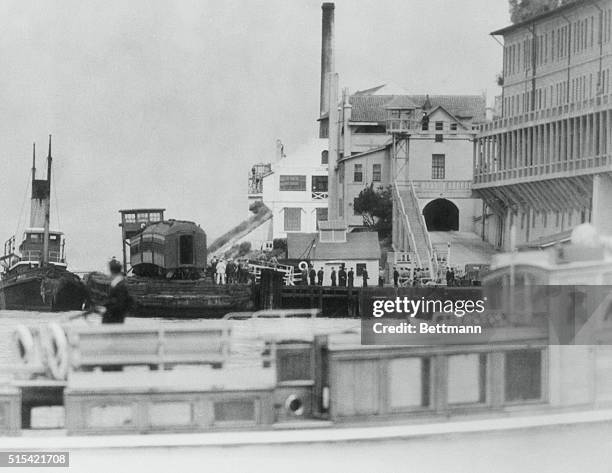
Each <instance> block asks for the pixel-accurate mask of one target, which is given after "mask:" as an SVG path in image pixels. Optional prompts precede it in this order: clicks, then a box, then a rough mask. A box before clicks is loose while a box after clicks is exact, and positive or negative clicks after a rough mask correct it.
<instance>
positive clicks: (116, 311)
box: [100, 258, 134, 324]
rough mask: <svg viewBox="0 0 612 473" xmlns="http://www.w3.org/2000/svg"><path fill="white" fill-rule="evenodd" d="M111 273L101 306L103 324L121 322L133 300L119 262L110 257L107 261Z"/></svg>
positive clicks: (130, 307)
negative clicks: (108, 261)
mask: <svg viewBox="0 0 612 473" xmlns="http://www.w3.org/2000/svg"><path fill="white" fill-rule="evenodd" d="M108 269H109V270H110V274H111V284H110V289H109V291H108V298H107V299H106V302H105V304H104V307H102V308H101V310H100V312H102V323H103V324H122V323H123V322H124V321H125V316H126V315H127V313H128V312H129V311H130V310H131V309H132V307H133V305H134V300H133V299H132V296H130V293H129V291H128V288H127V283H126V281H125V278H124V277H123V273H122V272H121V270H122V267H121V263H120V262H119V261H117V260H116V259H114V258H113V259H112V260H111V261H110V263H108Z"/></svg>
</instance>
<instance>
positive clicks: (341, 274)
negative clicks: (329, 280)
mask: <svg viewBox="0 0 612 473" xmlns="http://www.w3.org/2000/svg"><path fill="white" fill-rule="evenodd" d="M338 284H339V286H340V287H346V269H344V265H342V266H340V271H338Z"/></svg>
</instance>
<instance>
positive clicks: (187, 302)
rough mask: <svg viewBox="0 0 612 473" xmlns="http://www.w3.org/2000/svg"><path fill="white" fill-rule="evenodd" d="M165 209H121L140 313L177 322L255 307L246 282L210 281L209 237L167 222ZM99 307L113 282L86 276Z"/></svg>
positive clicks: (126, 265)
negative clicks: (208, 277)
mask: <svg viewBox="0 0 612 473" xmlns="http://www.w3.org/2000/svg"><path fill="white" fill-rule="evenodd" d="M164 211H165V209H161V208H155V209H130V210H120V214H121V223H120V224H119V226H120V227H121V229H122V244H123V262H124V268H126V269H127V270H128V277H127V279H126V281H127V284H128V289H129V291H130V294H131V295H132V296H133V297H134V299H135V301H136V307H135V315H139V316H171V317H173V318H191V317H194V318H195V317H222V316H223V315H224V314H225V313H227V312H229V311H235V310H249V309H251V308H252V307H253V305H252V304H253V303H252V295H251V287H250V285H246V284H231V285H229V284H228V285H216V284H212V283H211V282H209V281H207V280H206V277H205V271H206V264H207V249H206V233H205V232H204V230H203V229H202V228H201V227H200V226H199V225H198V224H196V223H195V222H192V221H186V220H174V219H164ZM85 283H86V285H87V288H88V289H89V292H90V294H91V299H92V301H94V303H102V302H103V301H104V299H105V298H106V295H107V293H108V289H109V287H110V278H109V277H108V276H106V275H104V274H101V273H91V274H88V275H86V277H85Z"/></svg>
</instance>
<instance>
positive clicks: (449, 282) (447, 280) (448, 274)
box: [446, 269, 452, 286]
mask: <svg viewBox="0 0 612 473" xmlns="http://www.w3.org/2000/svg"><path fill="white" fill-rule="evenodd" d="M451 279H452V276H451V271H450V269H447V270H446V285H447V286H450V285H451Z"/></svg>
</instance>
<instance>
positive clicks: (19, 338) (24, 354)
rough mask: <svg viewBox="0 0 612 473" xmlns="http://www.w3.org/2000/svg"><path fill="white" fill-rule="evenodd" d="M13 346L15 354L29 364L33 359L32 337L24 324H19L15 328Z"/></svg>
mask: <svg viewBox="0 0 612 473" xmlns="http://www.w3.org/2000/svg"><path fill="white" fill-rule="evenodd" d="M15 347H16V348H17V356H18V357H19V359H20V360H21V361H22V362H23V363H25V364H29V363H32V362H33V361H34V337H33V336H32V332H30V329H29V328H28V327H26V326H25V325H22V324H19V325H17V327H16V328H15Z"/></svg>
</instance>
